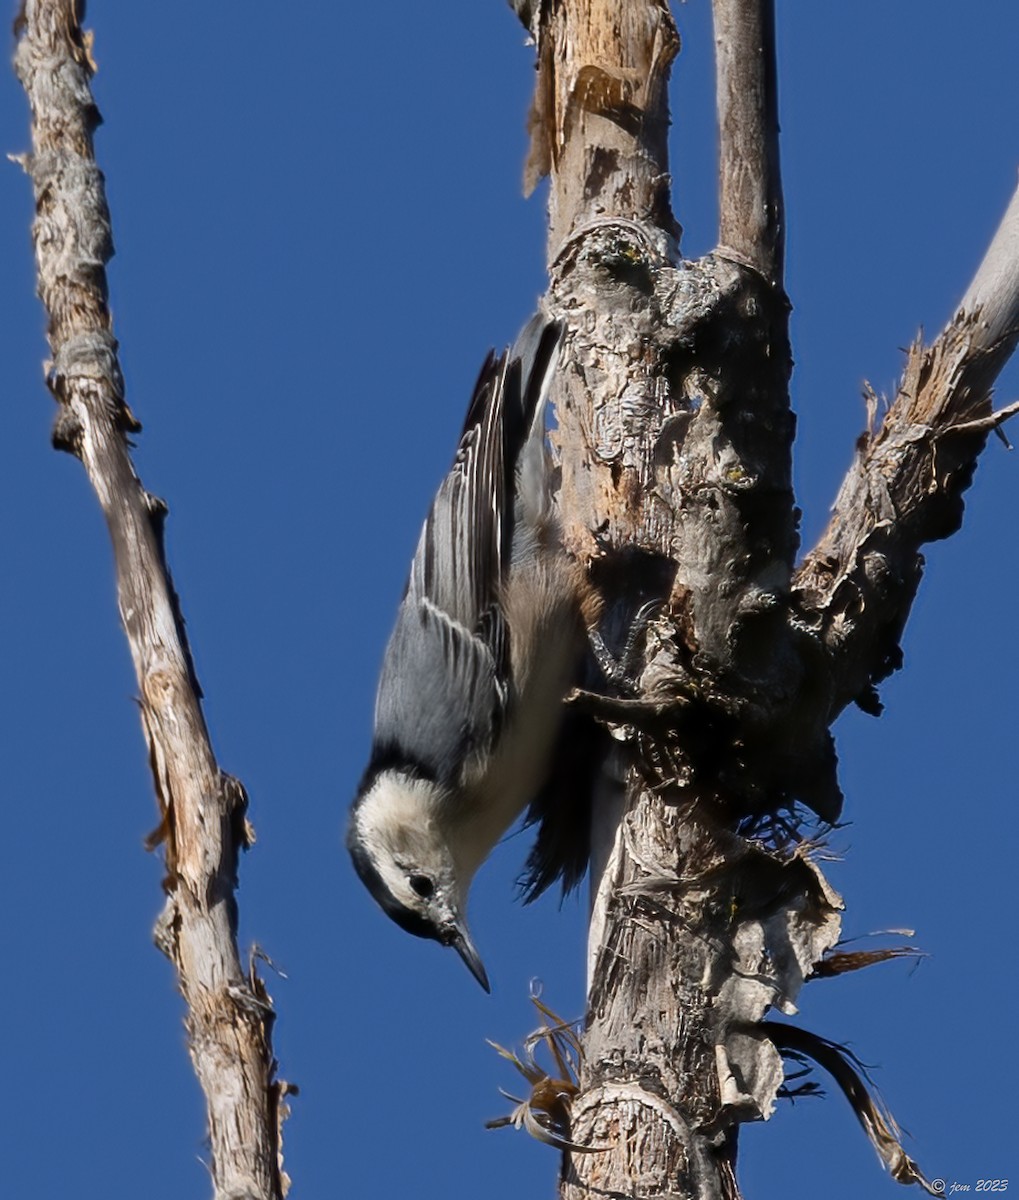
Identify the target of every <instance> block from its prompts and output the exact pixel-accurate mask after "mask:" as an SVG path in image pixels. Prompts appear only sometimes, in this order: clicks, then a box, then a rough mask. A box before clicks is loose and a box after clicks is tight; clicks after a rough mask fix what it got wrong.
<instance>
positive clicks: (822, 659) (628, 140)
mask: <svg viewBox="0 0 1019 1200" xmlns="http://www.w3.org/2000/svg"><path fill="white" fill-rule="evenodd" d="M515 7H517V9H518V12H520V13H521V16H522V17H523V19H524V20H525V24H527V25H528V27H529V29H530V31H531V33H532V34H533V36H534V38H535V41H536V46H537V67H538V75H537V83H536V88H535V98H534V102H533V105H532V110H531V116H530V133H531V150H530V154H529V158H528V161H527V165H526V168H525V188H527V189H530V188H532V187H533V186H534V185H535V184H536V182H537V181H538V179H539V178H540V177H541V176H542V175H545V174H547V175H548V176H549V184H550V197H549V271H550V290H549V296H548V301H547V305H548V308H549V311H550V312H551V314H552V315H554V316H556V317H558V318H561V319H562V320H563V321H564V322H565V323H566V325H567V328H568V333H567V338H566V345H565V350H564V352H563V363H564V366H563V368H562V371H561V378H560V380H559V382H558V385H557V386H558V392H557V395H556V404H557V418H558V435H557V438H558V446H557V449H558V453H559V457H560V461H561V468H562V487H561V494H560V504H561V510H562V514H563V519H564V523H565V526H566V530H567V540H568V545H569V549H570V550H571V552H572V553H573V554H575V555H576V556H577V557H578V558H579V559H580V560H581V561H582V562H583V563H584V564H585V566H586V567H587V570H588V572H589V575H590V579H591V582H592V585H593V586H594V587H595V589H596V590H597V591H598V592H599V593H600V597H601V600H602V601H603V605H604V607H603V612H604V616H603V618H602V629H603V631H605V632H606V633H607V636H606V639H605V640H606V641H608V642H611V641H613V639H614V640H615V642H616V643H617V644H619V645H621V644H622V643H623V642H624V641H625V640H626V635H627V631H628V630H629V629H631V628H632V627H633V623H634V617H635V614H637V613H638V611H639V610H641V609H643V610H644V611H645V612H647V611H648V609H647V605H648V603H649V602H657V607H655V608H654V609H653V610H651V611H653V614H654V615H653V617H652V619H651V620H650V623H649V624H648V625H647V629H646V633H645V635H644V649H643V661H642V663H641V664H640V666H639V667H638V669H637V671H636V678H635V687H634V688H633V692H632V694H624V692H623V691H622V690H621V692H620V694H619V695H618V696H617V697H615V698H613V697H611V696H610V697H593V696H590V695H587V694H581V695H578V696H576V697H575V698H574V702H576V703H580V704H583V705H585V706H586V707H587V708H588V709H589V710H590V711H592V712H594V713H595V714H597V716H598V717H599V719H601V720H602V721H603V722H604V723H606V724H607V725H608V726H609V727H610V729H611V730H612V733H613V735H614V738H615V744H616V746H617V748H618V749H617V758H616V763H615V772H614V773H615V775H616V776H617V777H618V779H619V780H620V782H621V784H622V788H621V789H620V791H619V793H618V794H616V795H609V796H608V797H607V798H606V799H604V800H603V801H601V802H600V804H601V807H600V809H599V810H598V812H597V815H596V821H595V828H594V832H593V837H592V846H593V851H594V853H593V859H594V866H593V888H594V899H593V909H592V920H591V933H590V944H589V970H590V974H589V992H588V1007H587V1018H586V1029H585V1033H584V1037H583V1052H584V1054H583V1065H582V1067H581V1074H580V1080H579V1088H578V1089H577V1094H576V1095H575V1096H574V1097H573V1098H572V1103H571V1109H572V1111H571V1116H570V1123H569V1129H568V1131H564V1138H565V1139H568V1144H569V1145H570V1146H571V1147H576V1146H581V1147H585V1148H587V1149H588V1150H594V1149H596V1150H597V1152H593V1153H592V1152H587V1153H578V1152H576V1150H575V1149H570V1150H568V1151H567V1154H566V1158H565V1162H564V1170H563V1178H562V1195H563V1197H564V1198H566V1200H581V1198H582V1197H594V1196H598V1197H604V1196H613V1197H614V1196H627V1197H643V1196H648V1197H650V1196H654V1197H659V1198H663V1200H664V1198H669V1200H734V1198H735V1197H737V1196H738V1194H739V1193H738V1188H737V1185H736V1179H735V1170H734V1167H735V1147H736V1130H737V1128H738V1125H739V1123H740V1122H742V1121H747V1120H758V1119H761V1118H766V1117H767V1116H768V1115H769V1113H770V1112H771V1111H772V1108H773V1106H774V1103H775V1099H776V1095H777V1093H778V1092H779V1089H780V1087H781V1086H782V1082H783V1067H782V1054H781V1052H783V1051H784V1052H785V1053H786V1054H791V1055H792V1056H793V1057H796V1056H800V1057H801V1058H802V1056H804V1055H806V1056H808V1057H813V1058H814V1060H815V1061H816V1062H818V1063H820V1064H821V1065H823V1066H825V1067H826V1068H827V1069H828V1070H829V1071H830V1073H831V1074H832V1075H833V1077H834V1078H835V1080H836V1082H837V1083H839V1086H840V1087H842V1089H843V1090H844V1091H845V1092H846V1094H847V1096H848V1097H849V1099H850V1101H851V1103H852V1104H853V1106H854V1108H855V1110H856V1113H857V1116H858V1117H859V1119H860V1121H861V1123H862V1124H863V1125H864V1128H865V1129H866V1130H867V1131H868V1133H869V1134H870V1136H871V1139H872V1141H873V1142H874V1144H875V1146H876V1147H877V1149H878V1152H879V1153H880V1154H881V1156H882V1158H883V1159H884V1161H885V1163H886V1165H887V1166H888V1168H889V1169H890V1170H891V1172H892V1173H893V1175H894V1176H895V1177H896V1178H898V1179H900V1180H901V1181H902V1182H912V1183H917V1184H919V1185H920V1186H922V1187H925V1188H927V1187H928V1185H927V1183H926V1181H925V1180H924V1178H923V1176H922V1175H921V1174H920V1172H919V1169H918V1168H917V1167H916V1166H915V1164H913V1163H912V1162H911V1161H910V1160H909V1159H908V1158H907V1157H906V1155H905V1153H904V1152H903V1151H902V1148H901V1146H900V1145H899V1143H898V1140H897V1138H896V1136H895V1127H894V1123H893V1122H891V1121H890V1120H886V1119H885V1117H883V1116H882V1115H881V1113H880V1111H879V1110H878V1109H877V1108H876V1106H875V1105H874V1104H873V1102H872V1101H871V1100H870V1098H869V1097H868V1096H867V1094H866V1091H865V1089H864V1088H863V1087H862V1085H861V1084H860V1080H859V1078H858V1076H856V1074H855V1073H854V1070H853V1066H852V1063H851V1061H850V1058H849V1057H848V1056H846V1055H844V1054H843V1053H842V1052H841V1050H840V1048H838V1047H835V1046H833V1045H832V1043H830V1042H827V1041H825V1040H824V1039H823V1038H819V1037H815V1036H814V1035H811V1034H809V1033H806V1032H805V1031H801V1030H797V1029H795V1028H794V1027H792V1026H787V1025H783V1024H781V1023H776V1022H765V1021H764V1017H765V1014H766V1013H767V1012H768V1010H769V1009H772V1008H774V1009H777V1010H778V1011H779V1012H784V1013H790V1012H792V1011H795V1010H794V1003H795V1000H796V996H797V993H798V991H799V989H800V987H801V985H802V984H803V983H804V981H805V980H806V979H808V978H810V977H812V976H814V977H822V976H826V975H829V976H830V975H833V974H836V973H838V971H840V970H846V969H852V968H853V967H855V966H859V965H865V962H866V961H876V960H877V959H878V958H879V957H887V956H888V955H889V954H891V953H895V952H883V953H882V954H879V955H873V956H868V955H864V956H862V957H861V956H856V957H855V958H854V956H851V955H849V956H847V955H839V954H838V953H837V952H835V951H834V947H835V946H836V943H837V942H838V939H839V932H840V911H841V909H842V902H841V899H840V897H839V896H838V895H837V894H836V893H835V892H834V891H833V889H832V888H831V887H830V886H829V884H828V883H827V881H826V880H825V878H824V876H823V874H822V872H821V870H820V868H819V866H818V865H817V863H816V862H815V861H814V856H813V854H812V851H813V849H814V845H815V843H814V841H813V840H812V837H813V836H814V835H815V834H816V832H817V827H818V825H820V828H821V829H822V830H823V828H824V827H825V825H826V824H827V823H831V822H834V821H835V820H836V819H837V817H838V815H839V812H840V808H841V794H840V791H839V784H838V779H837V769H836V768H837V763H836V757H835V753H834V749H833V743H832V738H831V734H830V732H829V730H830V726H831V724H832V722H833V721H834V719H835V717H836V716H837V715H838V714H839V712H840V711H841V710H842V709H843V708H844V707H845V706H846V705H847V704H849V703H850V702H853V701H855V702H856V703H858V704H860V705H861V706H862V707H864V708H865V709H868V710H871V711H876V710H877V709H878V707H879V705H878V701H877V695H876V691H875V686H876V684H877V683H879V682H880V680H881V679H883V678H884V677H885V676H887V675H888V674H889V672H890V671H892V670H894V669H895V668H896V667H897V666H898V664H899V661H900V654H899V638H900V636H901V633H902V630H903V626H904V623H905V621H906V618H907V616H908V613H909V609H910V605H911V603H912V600H913V597H914V595H915V593H916V588H917V585H918V583H919V580H920V575H921V570H922V558H921V555H920V548H921V546H922V545H923V543H925V542H927V541H931V540H933V539H936V538H941V537H945V536H947V535H948V534H950V533H952V532H954V530H955V529H956V528H957V527H958V525H959V522H960V519H961V514H962V494H963V492H964V490H965V488H966V487H967V485H968V484H969V482H970V478H971V476H972V472H973V468H974V465H975V462H976V458H977V456H978V454H979V453H980V451H981V449H982V448H983V446H984V443H985V441H986V437H987V433H988V431H989V430H990V429H991V428H992V427H993V426H994V425H995V424H997V423H998V422H999V421H1000V420H1001V419H1002V418H1003V416H1004V415H1006V414H1004V413H1003V414H996V415H995V414H992V412H991V406H990V389H991V386H992V384H993V382H994V379H995V377H996V375H997V373H998V371H999V370H1000V369H1001V366H1002V365H1003V363H1004V362H1005V360H1006V359H1007V358H1008V356H1009V355H1010V354H1011V353H1012V351H1013V349H1014V347H1015V342H1016V333H1017V329H1019V323H1017V320H1019V313H1017V294H1019V287H1017V278H1016V276H1017V271H1019V254H1017V242H1016V227H1017V224H1019V215H1017V211H1019V206H1017V205H1016V204H1013V206H1012V208H1011V209H1010V210H1009V215H1008V217H1007V219H1006V224H1005V226H1003V230H1002V232H1001V233H1000V234H999V236H998V238H997V239H996V240H995V243H994V245H993V246H992V248H991V250H990V251H989V259H988V262H987V263H985V265H984V266H983V267H982V268H981V270H980V272H979V274H978V277H977V279H976V280H975V281H974V284H973V286H972V287H971V289H970V292H969V294H968V295H967V299H966V301H965V302H964V304H963V307H962V309H961V310H960V313H959V314H958V316H957V317H956V318H955V319H954V320H953V321H952V322H951V323H950V325H949V326H948V328H947V329H946V330H945V331H944V333H943V334H942V335H941V336H940V337H939V338H938V339H937V340H936V341H935V342H934V343H933V345H931V346H929V347H925V346H923V345H922V344H920V343H919V342H918V343H917V344H916V345H915V346H914V347H913V348H912V349H911V351H910V352H909V356H908V361H907V365H906V369H905V372H904V375H903V379H902V382H901V384H900V387H899V390H898V393H897V395H896V397H895V399H894V401H893V403H892V404H891V406H890V408H889V410H888V412H887V413H886V415H885V417H884V419H883V421H881V423H880V424H876V423H875V421H873V420H872V422H871V425H872V427H871V428H870V429H868V431H867V432H866V433H865V434H864V436H863V437H861V439H860V441H859V444H858V452H857V456H856V460H855V462H854V463H853V466H852V468H851V470H850V472H849V474H848V475H847V477H846V479H845V481H844V483H843V485H842V489H841V492H840V494H839V498H838V502H837V504H836V507H835V510H834V513H833V516H832V519H831V523H830V525H829V527H828V529H827V530H826V531H825V533H824V535H823V537H822V539H821V541H820V542H819V544H818V545H817V546H816V547H814V548H813V549H812V550H810V551H809V552H808V553H807V554H806V556H805V557H804V558H803V559H802V560H801V561H799V562H797V553H798V549H799V547H798V532H797V521H798V513H797V510H796V507H795V499H794V496H793V491H792V483H791V449H792V443H793V435H794V418H793V415H792V413H791V410H790V404H789V391H788V382H789V375H790V371H791V365H792V364H791V356H790V349H789V340H788V332H787V317H788V312H789V303H788V300H787V298H786V295H785V292H784V289H783V268H782V262H783V239H784V218H783V210H782V192H781V182H780V177H779V159H778V125H777V95H776V70H775V48H774V33H773V27H774V13H773V7H772V3H771V0H715V2H714V5H713V8H714V16H715V35H716V56H717V67H718V71H717V78H718V126H719V135H720V156H719V160H720V179H719V190H720V230H719V241H718V246H717V248H716V249H715V250H714V251H713V252H712V253H710V254H708V255H706V256H705V257H704V258H702V259H699V260H697V261H684V260H683V259H682V258H681V257H680V255H679V253H678V236H679V229H678V226H677V224H676V222H675V221H674V219H673V217H672V213H671V209H670V200H669V174H668V162H667V155H666V132H667V128H668V124H669V114H668V106H667V94H666V89H667V83H668V76H669V71H670V66H671V63H672V61H673V59H674V57H675V55H676V53H677V51H678V48H679V39H678V36H677V32H676V29H675V26H674V24H673V20H672V16H671V13H670V11H669V7H668V4H667V2H666V0H547V2H545V3H542V4H540V5H538V4H530V5H525V6H523V10H524V11H521V6H520V5H516V6H515ZM1008 411H1010V410H1008ZM850 959H853V961H852V962H850V961H849V960H850Z"/></svg>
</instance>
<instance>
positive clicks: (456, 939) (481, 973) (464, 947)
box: [446, 918, 492, 994]
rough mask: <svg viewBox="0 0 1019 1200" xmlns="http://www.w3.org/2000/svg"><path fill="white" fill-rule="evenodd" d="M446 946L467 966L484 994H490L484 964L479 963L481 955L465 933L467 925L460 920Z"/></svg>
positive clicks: (451, 932)
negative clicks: (454, 951)
mask: <svg viewBox="0 0 1019 1200" xmlns="http://www.w3.org/2000/svg"><path fill="white" fill-rule="evenodd" d="M446 945H447V946H452V947H453V949H454V950H456V952H457V954H459V955H460V957H461V958H462V959H463V960H464V962H465V963H466V964H467V970H468V971H470V973H471V974H472V975H473V976H474V978H475V979H476V980H477V981H478V983H480V984H481V986H482V987H483V988H484V989H485V991H486V992H488V993H489V994H491V991H492V988H491V986H490V984H489V982H488V972H487V971H486V970H485V964H484V963H483V962H482V961H481V955H480V954H479V953H478V952H477V950H476V949H475V948H474V943H473V942H472V941H471V935H470V934H469V933H468V932H467V924H466V922H465V921H464V920H463V918H460V919H459V920H458V921H457V923H456V924H455V925H454V927H453V928H452V930H451V931H450V935H449V941H448V942H447V943H446Z"/></svg>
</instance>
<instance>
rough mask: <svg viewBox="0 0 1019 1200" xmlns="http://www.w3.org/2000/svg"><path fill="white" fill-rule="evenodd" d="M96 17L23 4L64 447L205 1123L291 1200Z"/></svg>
mask: <svg viewBox="0 0 1019 1200" xmlns="http://www.w3.org/2000/svg"><path fill="white" fill-rule="evenodd" d="M83 8H84V5H79V4H77V3H76V2H75V0H26V3H25V5H24V8H23V10H22V12H21V14H20V15H19V17H18V20H17V22H16V26H15V28H16V32H17V33H18V34H19V35H20V42H19V45H18V50H17V55H16V59H15V67H16V71H17V74H18V77H19V79H20V80H21V82H22V84H23V86H24V88H25V91H26V93H27V95H28V98H29V102H30V104H31V109H32V153H31V154H30V155H27V156H26V157H25V158H24V160H23V165H24V167H25V170H26V171H27V173H28V174H29V175H30V177H31V179H32V185H33V189H34V192H35V203H36V218H35V222H34V224H33V230H32V232H33V239H34V243H35V251H36V261H37V266H38V291H39V295H40V297H41V299H42V302H43V305H44V306H45V309H46V312H47V314H48V318H49V326H48V339H49V344H50V349H51V353H52V361H51V362H50V363H49V364H48V365H47V383H48V385H49V388H50V391H51V393H52V394H53V397H54V399H55V400H56V402H57V404H58V406H59V411H58V416H57V419H56V423H55V425H54V430H53V442H54V445H55V446H56V447H57V448H59V449H62V450H66V451H68V452H69V453H71V454H73V455H75V456H76V457H77V458H79V459H80V460H81V462H82V464H83V466H84V467H85V470H86V472H87V474H88V478H89V482H90V483H91V484H92V487H93V489H94V490H95V493H96V496H97V497H98V499H99V503H100V505H101V507H102V510H103V515H104V516H105V518H106V522H107V526H108V528H109V532H110V538H111V540H112V543H113V551H114V559H115V564H116V573H117V596H118V603H119V607H120V615H121V621H122V623H123V626H124V631H125V633H126V635H127V639H128V644H129V646H130V650H131V657H132V660H133V662H134V667H135V672H136V675H137V679H138V687H139V692H140V698H139V707H140V710H141V718H142V727H143V730H144V733H145V737H146V741H147V743H148V748H149V761H150V764H151V768H152V775H153V781H154V784H155V788H156V795H157V798H158V801H159V806H160V812H161V825H160V828H159V830H158V831H157V834H156V835H154V836H153V838H152V839H151V840H152V842H153V844H156V843H158V842H159V841H163V842H164V843H165V847H166V851H165V853H166V879H165V881H164V888H165V890H166V897H167V898H166V906H165V909H164V911H163V913H162V915H161V917H160V919H159V922H158V925H157V928H156V931H155V936H156V942H157V944H158V945H159V947H160V948H161V949H162V950H163V951H164V952H165V953H166V954H167V956H168V957H169V958H170V960H171V961H172V962H173V964H174V966H175V968H176V970H177V976H178V981H179V984H180V989H181V992H182V994H183V996H184V999H185V1001H186V1003H187V1017H186V1025H187V1030H188V1043H189V1049H190V1052H191V1057H192V1061H193V1063H194V1067H195V1070H196V1072H197V1074H198V1078H199V1081H200V1083H201V1085H202V1089H203V1091H204V1092H205V1097H206V1102H207V1106H208V1119H209V1137H210V1141H211V1149H212V1175H213V1181H214V1185H215V1194H216V1197H217V1198H218V1200H228V1198H229V1200H241V1198H244V1200H248V1198H251V1200H255V1198H257V1200H279V1198H281V1197H282V1196H283V1194H284V1192H285V1190H286V1177H285V1175H284V1174H283V1172H282V1159H281V1150H280V1128H279V1127H280V1122H281V1120H282V1117H283V1115H284V1114H285V1106H284V1103H283V1099H284V1097H285V1095H286V1092H287V1087H286V1085H285V1084H283V1083H282V1082H281V1081H278V1080H277V1079H275V1067H276V1064H275V1060H274V1058H273V1054H272V1047H271V1031H272V1024H273V1020H274V1014H273V1010H272V1003H271V1000H270V998H269V996H268V994H267V992H266V990H265V987H264V985H263V984H262V982H261V980H260V979H259V978H258V977H257V975H256V973H255V971H254V970H253V969H250V970H247V971H246V970H245V969H244V967H243V966H242V964H241V961H240V957H239V955H238V951H237V942H236V927H237V908H236V900H235V895H234V893H235V890H236V886H237V860H238V855H239V853H240V850H241V849H242V848H244V847H246V846H247V845H248V843H249V840H250V839H249V830H248V826H247V823H246V819H245V811H246V807H247V797H246V796H245V793H244V789H243V787H242V786H241V784H240V783H239V782H238V781H237V780H236V779H234V778H232V777H231V776H229V775H227V774H225V773H224V772H223V771H222V770H221V769H220V767H219V766H218V764H217V762H216V759H215V756H214V755H213V752H212V748H211V746H210V743H209V735H208V730H207V728H206V725H205V720H204V717H203V714H202V709H201V704H200V697H201V692H200V689H199V687H198V682H197V679H196V677H195V672H194V667H193V664H192V661H191V654H190V650H189V647H188V643H187V638H186V636H185V632H184V622H183V618H182V616H181V612H180V606H179V602H178V598H177V595H176V593H175V592H174V589H173V584H172V582H171V579H170V574H169V571H168V568H167V564H166V558H165V554H164V549H163V536H162V531H163V522H164V519H165V517H166V512H167V509H166V505H165V504H164V503H163V501H162V500H160V499H159V498H158V497H156V496H153V495H152V494H151V493H149V492H147V491H146V490H145V489H144V487H143V486H142V484H141V481H140V480H139V479H138V476H137V475H136V474H135V471H134V467H133V465H132V462H131V458H130V455H129V453H128V440H127V435H128V434H129V433H135V432H137V431H138V430H139V429H140V428H141V427H140V425H139V424H138V422H137V421H136V420H135V418H134V416H133V414H132V413H131V410H130V409H129V407H128V406H127V404H126V402H125V399H124V383H123V378H122V376H121V371H120V365H119V362H118V359H117V342H116V340H115V338H114V336H113V329H112V321H111V318H110V312H109V308H108V306H107V283H106V271H105V264H106V262H107V261H108V260H109V258H110V256H111V255H112V253H113V241H112V235H111V231H110V219H109V212H108V209H107V205H106V196H105V187H104V180H103V176H102V173H101V172H100V170H99V168H98V166H97V165H96V162H95V157H94V153H93V137H92V135H93V133H94V131H95V129H96V127H97V126H98V125H99V123H100V116H99V112H98V110H97V108H96V106H95V103H94V101H93V98H92V93H91V89H90V84H89V80H90V77H91V75H92V72H93V70H94V64H93V62H92V58H91V36H90V35H88V34H85V33H83V32H82V30H81V27H80V20H81V17H82V11H83Z"/></svg>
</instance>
